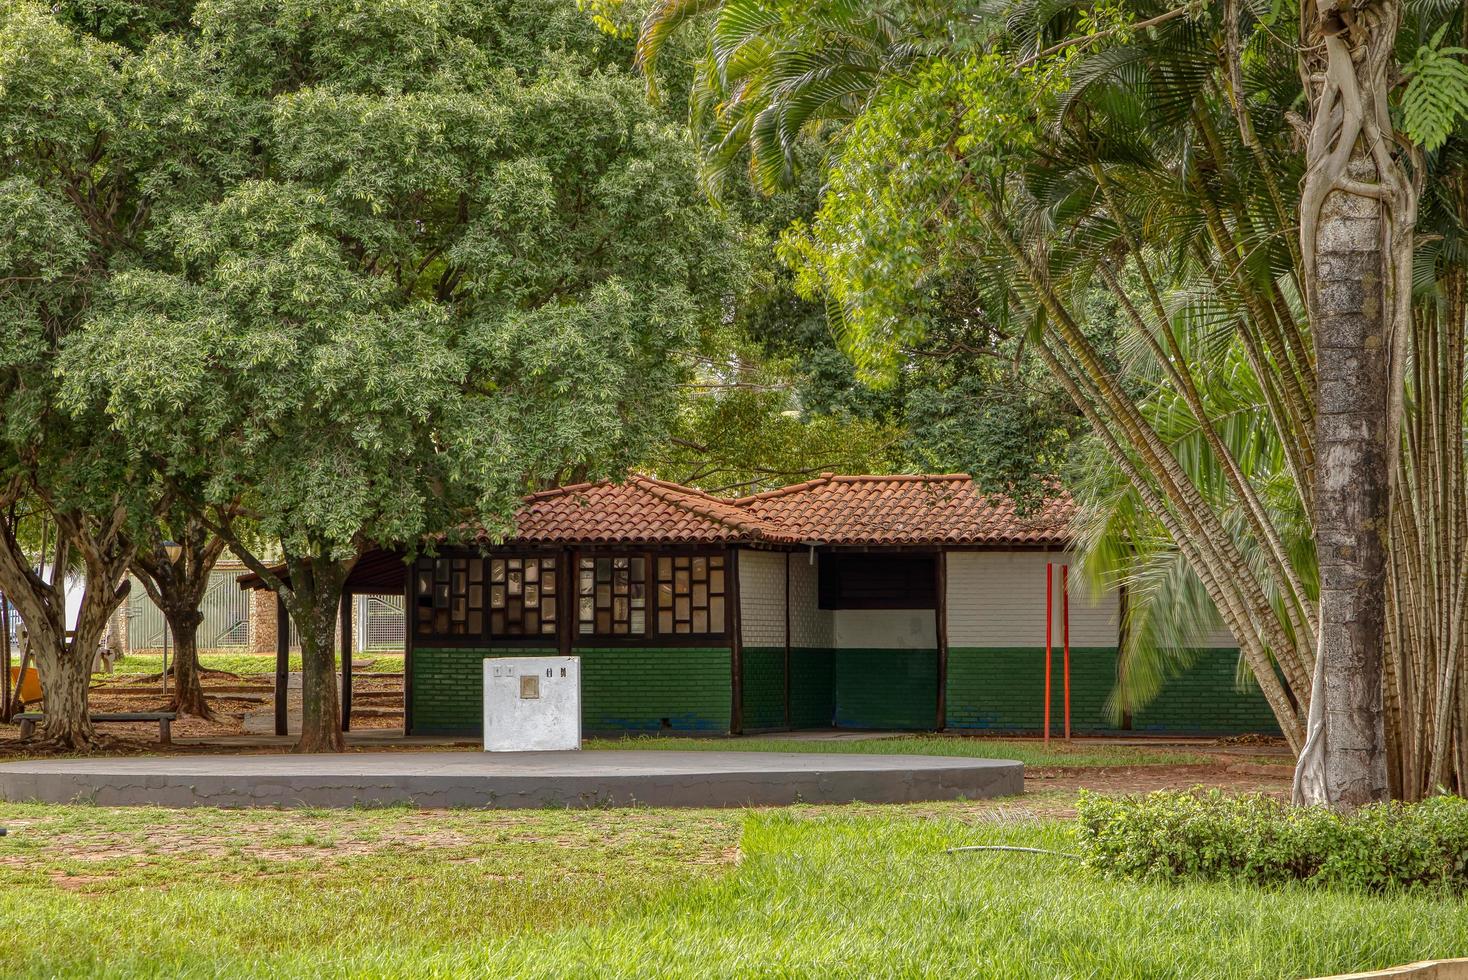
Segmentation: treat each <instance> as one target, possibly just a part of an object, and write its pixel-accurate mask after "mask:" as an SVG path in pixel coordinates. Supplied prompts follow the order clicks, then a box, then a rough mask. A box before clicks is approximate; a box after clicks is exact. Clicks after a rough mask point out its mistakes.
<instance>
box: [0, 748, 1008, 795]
mask: <svg viewBox="0 0 1468 980" xmlns="http://www.w3.org/2000/svg"><path fill="white" fill-rule="evenodd" d="M1023 789H1024V767H1023V766H1022V765H1020V764H1019V763H1018V762H1010V761H1006V760H995V759H962V758H948V757H943V756H909V755H845V754H824V753H776V752H681V751H605V752H603V751H593V752H503V753H486V752H433V751H424V752H350V753H346V754H343V755H237V756H230V755H202V756H155V757H129V758H101V759H36V760H31V761H27V762H11V763H4V764H0V799H4V800H8V801H24V800H38V801H41V802H47V803H67V802H72V801H86V802H92V803H96V804H98V805H102V806H133V805H158V806H225V807H238V806H327V807H348V806H381V805H389V804H401V803H408V804H413V805H416V806H423V807H497V808H499V807H502V808H515V807H544V806H627V805H633V804H645V805H648V806H712V807H720V806H746V805H770V804H786V803H797V802H807V803H848V802H851V801H854V800H861V801H867V802H874V803H908V802H914V801H918V800H947V799H958V798H965V799H980V798H986V797H994V796H1010V795H1014V794H1017V793H1020V792H1022V791H1023Z"/></svg>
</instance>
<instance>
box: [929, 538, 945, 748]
mask: <svg viewBox="0 0 1468 980" xmlns="http://www.w3.org/2000/svg"><path fill="white" fill-rule="evenodd" d="M933 565H934V575H935V576H936V577H937V587H938V601H937V602H936V603H935V604H934V610H933V612H934V615H933V619H934V620H936V621H937V626H938V629H937V632H938V719H937V722H938V724H937V727H938V731H940V732H941V731H942V730H943V729H945V728H947V727H948V552H947V551H946V550H945V551H940V552H938V559H937V561H935V562H934V563H933Z"/></svg>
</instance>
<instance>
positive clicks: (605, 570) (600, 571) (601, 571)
mask: <svg viewBox="0 0 1468 980" xmlns="http://www.w3.org/2000/svg"><path fill="white" fill-rule="evenodd" d="M596 580H597V581H598V582H610V581H611V580H612V560H611V559H610V558H598V559H597V560H596Z"/></svg>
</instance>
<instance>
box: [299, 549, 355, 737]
mask: <svg viewBox="0 0 1468 980" xmlns="http://www.w3.org/2000/svg"><path fill="white" fill-rule="evenodd" d="M323 565H324V566H325V567H322V566H323ZM290 570H291V586H290V599H289V600H288V601H287V603H286V608H287V609H288V610H289V611H290V614H291V618H292V619H294V620H295V623H296V630H297V632H299V633H300V634H301V737H300V740H299V741H298V742H297V743H296V746H295V751H297V752H341V751H344V750H345V749H346V742H345V740H344V739H343V738H342V723H341V698H340V696H339V693H338V691H337V684H336V619H337V610H338V608H339V607H340V606H341V594H342V586H343V583H344V582H345V581H346V572H345V571H344V570H343V569H342V568H341V566H340V565H339V564H338V563H336V562H321V563H318V562H316V561H314V560H309V559H303V560H299V561H292V562H290Z"/></svg>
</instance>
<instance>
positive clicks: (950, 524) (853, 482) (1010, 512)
mask: <svg viewBox="0 0 1468 980" xmlns="http://www.w3.org/2000/svg"><path fill="white" fill-rule="evenodd" d="M1074 512H1075V506H1074V504H1073V503H1072V501H1071V500H1070V498H1069V497H1057V498H1055V499H1052V500H1050V501H1048V502H1047V503H1045V504H1044V505H1043V506H1041V507H1040V508H1039V510H1038V511H1037V512H1035V513H1032V514H1028V515H1023V516H1022V515H1020V514H1018V513H1017V512H1016V509H1015V506H1014V503H1013V502H1012V501H1010V500H1008V499H1006V498H1004V497H998V496H993V495H985V494H981V493H979V491H978V489H977V487H975V486H974V483H973V481H972V480H971V479H970V478H969V477H968V476H965V475H963V474H939V475H913V476H905V475H904V476H835V475H833V474H823V475H822V476H821V477H820V478H818V479H815V480H807V481H805V482H804V483H797V484H794V485H792V486H788V487H781V488H780V489H778V490H771V491H768V492H766V493H760V494H755V495H753V496H749V497H740V498H734V499H730V498H723V497H716V496H713V495H712V494H708V493H705V492H703V491H701V490H696V489H694V488H692V487H684V486H680V485H678V484H676V483H669V482H667V481H664V480H656V479H653V478H651V477H646V476H633V477H631V478H630V479H629V480H628V481H627V482H626V483H621V484H614V483H596V484H580V485H577V486H572V487H562V488H559V489H556V490H549V491H546V492H543V493H537V494H532V495H531V496H529V497H527V498H526V500H525V507H524V509H523V510H521V512H520V514H519V517H518V522H519V533H518V534H517V535H516V540H517V541H521V542H526V543H532V542H533V543H539V544H549V543H572V542H581V543H595V544H649V543H654V542H667V543H679V544H684V543H702V544H729V543H735V542H747V541H765V542H770V543H784V544H795V543H809V544H838V545H935V544H1000V545H1002V544H1064V543H1065V542H1066V541H1067V529H1068V527H1069V525H1070V521H1071V518H1072V517H1073V515H1074Z"/></svg>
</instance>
